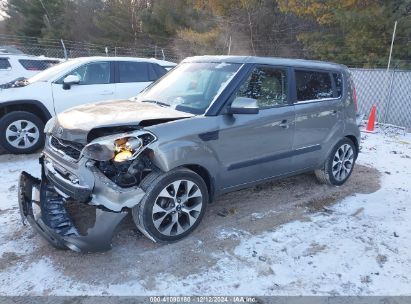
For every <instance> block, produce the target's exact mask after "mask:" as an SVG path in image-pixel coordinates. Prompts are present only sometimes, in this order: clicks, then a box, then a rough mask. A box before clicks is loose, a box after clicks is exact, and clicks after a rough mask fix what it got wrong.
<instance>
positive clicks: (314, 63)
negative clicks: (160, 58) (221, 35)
mask: <svg viewBox="0 0 411 304" xmlns="http://www.w3.org/2000/svg"><path fill="white" fill-rule="evenodd" d="M183 62H226V63H241V64H246V63H252V64H269V65H278V66H292V67H300V68H311V69H314V68H315V69H327V70H328V69H332V70H341V69H346V68H347V67H346V66H344V65H341V64H338V63H333V62H325V61H318V60H305V59H292V58H280V57H257V56H194V57H188V58H186V59H184V60H183Z"/></svg>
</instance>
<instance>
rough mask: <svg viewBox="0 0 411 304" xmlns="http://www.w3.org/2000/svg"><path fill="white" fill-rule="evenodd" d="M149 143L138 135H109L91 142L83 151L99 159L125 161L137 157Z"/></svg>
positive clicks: (92, 157) (94, 158)
mask: <svg viewBox="0 0 411 304" xmlns="http://www.w3.org/2000/svg"><path fill="white" fill-rule="evenodd" d="M152 138H153V139H154V137H152ZM147 144H149V143H145V142H144V139H142V138H140V137H138V136H132V135H127V134H123V136H118V137H114V136H108V137H106V138H102V139H98V140H95V141H93V142H91V143H89V144H88V145H87V146H86V147H85V148H84V149H83V152H82V153H83V155H84V156H85V157H87V158H90V159H93V160H97V161H108V160H113V161H114V162H124V161H129V160H133V159H135V158H136V157H137V156H138V154H139V153H140V152H141V150H142V149H143V147H144V146H146V145H147Z"/></svg>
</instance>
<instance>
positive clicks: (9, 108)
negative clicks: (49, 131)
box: [0, 100, 52, 123]
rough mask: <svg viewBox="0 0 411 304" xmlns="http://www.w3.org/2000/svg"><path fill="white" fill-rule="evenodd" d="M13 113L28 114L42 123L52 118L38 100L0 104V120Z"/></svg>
mask: <svg viewBox="0 0 411 304" xmlns="http://www.w3.org/2000/svg"><path fill="white" fill-rule="evenodd" d="M15 111H24V112H30V113H32V114H34V115H36V116H38V117H39V118H40V119H41V120H42V121H43V122H44V123H46V122H47V121H48V120H49V119H50V118H51V117H52V115H51V113H50V112H49V110H48V109H47V108H46V107H45V106H44V105H43V104H42V103H41V102H40V101H38V100H15V101H6V102H2V103H0V118H1V117H3V116H4V115H6V114H8V113H11V112H15Z"/></svg>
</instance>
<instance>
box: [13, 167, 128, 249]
mask: <svg viewBox="0 0 411 304" xmlns="http://www.w3.org/2000/svg"><path fill="white" fill-rule="evenodd" d="M18 188H19V190H18V200H19V207H20V212H21V216H22V220H23V224H25V223H26V222H29V223H30V224H31V226H33V227H34V228H35V230H36V231H37V232H39V234H41V235H42V236H43V237H44V238H45V239H46V240H47V241H49V242H50V243H51V244H52V245H53V246H54V247H56V248H59V249H71V250H74V251H78V252H99V251H106V250H109V249H111V240H112V237H113V234H114V231H115V229H116V227H117V226H118V224H119V223H120V222H121V220H122V219H123V218H124V217H125V216H126V215H127V212H110V211H104V210H102V209H96V216H95V222H94V226H93V227H91V228H89V229H88V230H87V232H86V233H85V234H84V235H82V234H81V233H80V232H79V230H78V229H77V227H76V226H75V225H74V224H73V221H72V218H71V216H70V214H69V213H68V212H67V210H66V208H65V203H66V201H65V199H63V197H61V196H60V195H59V194H58V193H56V191H55V190H54V187H53V186H52V185H51V184H50V183H49V182H48V181H47V180H45V179H44V178H43V179H42V180H39V179H37V178H34V177H33V176H31V175H30V174H28V173H26V172H22V173H21V175H20V180H19V186H18Z"/></svg>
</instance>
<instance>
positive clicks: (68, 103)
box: [52, 61, 115, 113]
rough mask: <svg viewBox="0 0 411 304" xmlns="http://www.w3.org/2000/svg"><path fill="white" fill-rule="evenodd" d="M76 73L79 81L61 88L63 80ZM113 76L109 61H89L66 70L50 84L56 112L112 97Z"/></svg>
mask: <svg viewBox="0 0 411 304" xmlns="http://www.w3.org/2000/svg"><path fill="white" fill-rule="evenodd" d="M68 75H76V76H78V77H79V78H80V83H79V84H75V85H72V86H71V87H70V88H69V89H64V88H63V80H64V78H66V77H67V76H68ZM113 81H114V77H113V72H112V67H111V63H110V61H96V62H89V63H86V64H83V65H81V66H80V67H77V68H76V69H74V70H72V71H70V72H68V73H67V74H65V75H64V76H63V77H61V78H60V79H59V80H57V81H55V82H54V83H53V84H52V90H53V100H54V108H55V110H56V113H59V112H61V111H64V110H65V109H67V108H71V107H74V106H78V105H81V104H86V103H91V102H97V101H103V100H110V99H113V98H114V89H115V87H114V83H113Z"/></svg>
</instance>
